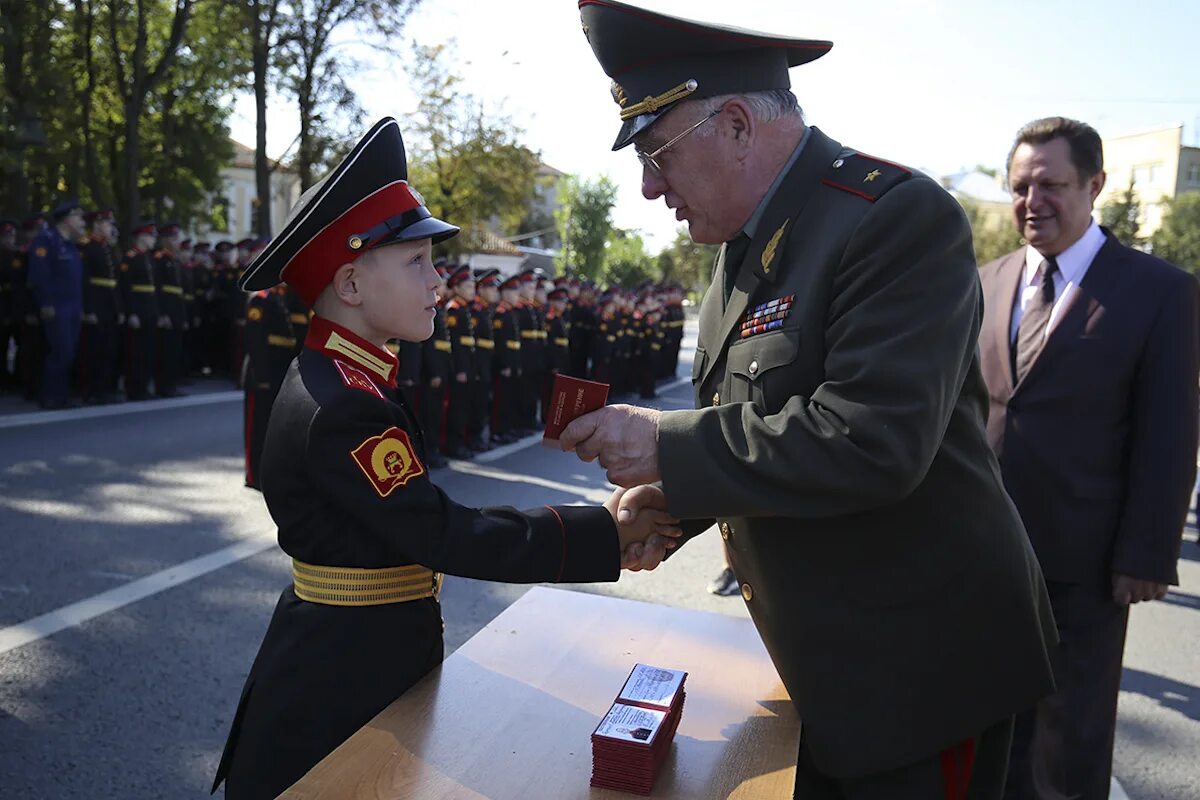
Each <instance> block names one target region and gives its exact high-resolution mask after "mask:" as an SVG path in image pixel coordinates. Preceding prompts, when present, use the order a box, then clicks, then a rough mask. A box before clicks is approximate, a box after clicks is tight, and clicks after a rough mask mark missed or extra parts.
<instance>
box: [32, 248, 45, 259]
mask: <svg viewBox="0 0 1200 800" xmlns="http://www.w3.org/2000/svg"><path fill="white" fill-rule="evenodd" d="M33 254H34V255H35V256H37V257H38V258H45V257H46V248H44V247H39V248H38V249H36V250H34V251H33Z"/></svg>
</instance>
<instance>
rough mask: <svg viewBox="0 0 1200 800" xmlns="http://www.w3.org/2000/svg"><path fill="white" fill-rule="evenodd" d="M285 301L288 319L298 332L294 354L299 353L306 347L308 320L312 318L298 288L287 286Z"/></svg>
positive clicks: (293, 328)
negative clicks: (297, 291)
mask: <svg viewBox="0 0 1200 800" xmlns="http://www.w3.org/2000/svg"><path fill="white" fill-rule="evenodd" d="M283 303H284V305H286V306H287V310H288V320H290V321H291V323H292V330H293V331H294V332H295V334H296V352H295V353H294V355H299V354H300V351H301V350H303V349H304V339H305V337H306V336H308V321H309V319H310V318H311V315H310V314H309V310H308V306H306V305H304V301H303V300H301V299H300V295H298V294H296V290H295V289H293V288H292V287H290V286H289V287H287V293H286V294H284V296H283Z"/></svg>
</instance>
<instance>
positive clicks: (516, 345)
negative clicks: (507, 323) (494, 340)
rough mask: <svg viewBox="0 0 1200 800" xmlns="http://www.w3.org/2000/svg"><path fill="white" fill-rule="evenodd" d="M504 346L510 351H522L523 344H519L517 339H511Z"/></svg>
mask: <svg viewBox="0 0 1200 800" xmlns="http://www.w3.org/2000/svg"><path fill="white" fill-rule="evenodd" d="M504 345H505V347H507V348H508V349H509V350H520V349H521V343H520V342H518V341H517V340H516V339H509V340H508V341H507V342H505V343H504Z"/></svg>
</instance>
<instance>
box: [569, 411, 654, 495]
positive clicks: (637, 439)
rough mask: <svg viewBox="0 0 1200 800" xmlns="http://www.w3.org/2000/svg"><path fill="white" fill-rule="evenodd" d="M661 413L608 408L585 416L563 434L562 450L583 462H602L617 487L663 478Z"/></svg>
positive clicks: (574, 421)
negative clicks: (659, 463) (597, 460)
mask: <svg viewBox="0 0 1200 800" xmlns="http://www.w3.org/2000/svg"><path fill="white" fill-rule="evenodd" d="M661 416H662V412H661V411H657V410H655V409H653V408H641V407H639V406H627V405H615V406H605V407H604V408H601V409H599V410H597V411H593V412H592V413H590V414H584V415H583V416H582V417H579V418H577V419H575V420H573V421H572V422H571V424H570V425H568V426H567V427H566V429H565V430H564V431H563V432H562V436H561V437H559V442H560V443H561V445H562V449H563V450H567V451H571V450H574V451H575V454H576V455H578V456H579V458H580V460H582V461H595V460H596V459H597V458H599V459H600V466H602V467H604V469H605V470H607V472H608V479H609V480H610V481H612V482H613V483H615V484H617V485H618V486H625V487H627V488H628V487H631V486H638V485H640V484H643V483H653V482H655V481H657V480H659V479H660V478H661V476H660V475H659V473H658V420H659V417H661Z"/></svg>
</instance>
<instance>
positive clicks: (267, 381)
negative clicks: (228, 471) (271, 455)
mask: <svg viewBox="0 0 1200 800" xmlns="http://www.w3.org/2000/svg"><path fill="white" fill-rule="evenodd" d="M287 291H288V287H287V285H286V284H280V285H278V286H273V287H271V288H270V289H263V290H261V291H258V292H255V293H254V294H252V295H250V300H249V302H248V303H247V305H246V377H245V380H244V381H243V382H242V390H243V392H244V393H245V398H246V399H245V404H244V406H243V412H244V426H243V431H244V434H245V449H246V485H247V486H249V487H250V488H251V489H258V490H260V491H261V490H262V485H261V483H260V482H259V480H258V476H259V465H260V464H261V463H262V448H263V443H264V442H265V441H266V439H267V425H268V423H269V422H270V419H271V404H272V403H274V402H275V395H276V394H278V392H279V387H280V386H282V385H283V376H284V375H285V374H287V369H288V365H289V364H291V363H292V358H293V355H294V353H295V352H296V332H295V330H294V329H293V328H292V322H291V319H290V315H289V314H288V309H287V304H286V301H285V299H284V298H285V295H286V293H287Z"/></svg>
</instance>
